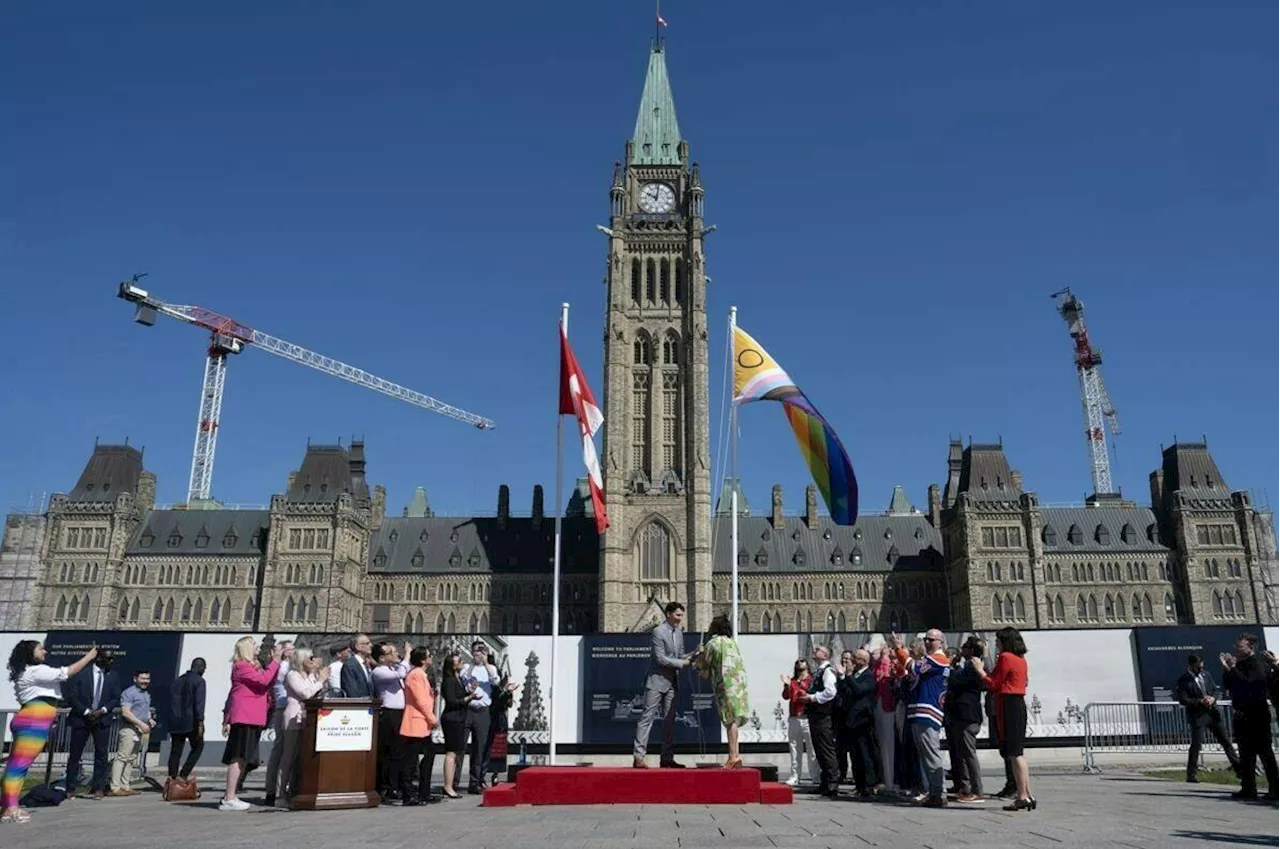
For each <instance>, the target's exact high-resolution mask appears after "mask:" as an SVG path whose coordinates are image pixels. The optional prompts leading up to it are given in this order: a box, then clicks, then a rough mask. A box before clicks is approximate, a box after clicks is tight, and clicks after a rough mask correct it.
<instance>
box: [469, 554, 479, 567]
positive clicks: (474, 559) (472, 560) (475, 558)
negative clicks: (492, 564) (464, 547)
mask: <svg viewBox="0 0 1280 849" xmlns="http://www.w3.org/2000/svg"><path fill="white" fill-rule="evenodd" d="M467 565H469V566H471V567H473V568H474V567H476V566H479V565H480V555H479V554H476V553H474V552H473V553H472V554H471V556H470V557H469V558H467Z"/></svg>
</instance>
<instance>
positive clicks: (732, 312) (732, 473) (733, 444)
mask: <svg viewBox="0 0 1280 849" xmlns="http://www.w3.org/2000/svg"><path fill="white" fill-rule="evenodd" d="M737 327H738V308H737V307H729V350H730V351H732V352H733V357H734V363H733V364H732V366H733V367H732V370H731V371H730V376H729V379H730V380H733V374H734V373H735V372H736V371H737V365H738V364H737V353H738V352H737V346H736V345H735V344H734V330H735V329H737ZM732 395H733V393H732V392H731V393H730V399H729V509H730V510H731V511H732V513H733V524H732V525H730V527H731V528H733V530H732V531H731V532H730V535H729V562H730V563H732V564H733V565H732V567H731V570H730V571H731V576H730V579H729V593H730V598H732V599H733V613H732V616H733V638H734V639H735V640H736V639H737V638H738V405H737V403H736V402H735V401H734V400H733V397H732Z"/></svg>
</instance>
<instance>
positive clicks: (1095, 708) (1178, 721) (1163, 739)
mask: <svg viewBox="0 0 1280 849" xmlns="http://www.w3.org/2000/svg"><path fill="white" fill-rule="evenodd" d="M1218 709H1219V712H1220V713H1221V715H1222V724H1223V728H1224V729H1225V731H1226V734H1227V739H1229V740H1230V739H1234V734H1233V729H1232V711H1231V702H1218ZM1271 732H1272V734H1271V736H1272V746H1273V747H1274V746H1275V745H1276V743H1277V737H1276V714H1275V711H1274V710H1272V712H1271ZM1190 745H1191V726H1190V725H1188V724H1187V714H1186V709H1185V708H1183V706H1182V705H1180V704H1178V703H1177V702H1169V701H1164V702H1090V703H1089V704H1087V705H1085V706H1084V771H1085V772H1087V773H1099V772H1101V771H1102V770H1101V769H1100V768H1099V767H1098V762H1097V758H1096V756H1097V755H1099V754H1143V755H1151V754H1176V753H1185V752H1186V751H1187V749H1188V747H1190ZM1221 753H1222V747H1221V746H1220V745H1218V741H1217V740H1216V739H1214V737H1213V735H1211V734H1208V733H1204V734H1202V735H1201V740H1200V756H1201V758H1203V757H1204V756H1205V755H1206V754H1221Z"/></svg>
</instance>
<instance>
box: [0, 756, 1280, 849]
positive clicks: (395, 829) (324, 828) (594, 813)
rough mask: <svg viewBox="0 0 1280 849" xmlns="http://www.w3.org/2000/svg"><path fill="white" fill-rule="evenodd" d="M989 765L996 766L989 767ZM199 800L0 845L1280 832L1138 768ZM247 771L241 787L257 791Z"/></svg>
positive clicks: (1042, 838) (1154, 848) (1254, 806)
mask: <svg viewBox="0 0 1280 849" xmlns="http://www.w3.org/2000/svg"><path fill="white" fill-rule="evenodd" d="M994 779H995V777H994V776H993V780H994ZM206 786H207V787H208V789H207V790H206V793H205V797H204V798H203V799H201V800H200V801H198V802H192V803H180V804H167V803H165V802H163V801H162V800H161V799H160V796H159V794H158V793H155V792H145V793H143V794H141V795H139V796H135V797H132V798H126V799H105V800H102V801H92V800H88V799H77V800H75V801H74V802H71V803H68V804H66V805H63V806H62V807H59V808H43V809H37V810H35V811H34V812H33V820H32V822H31V823H28V824H26V825H7V824H5V825H0V847H9V846H31V847H40V849H64V847H65V849H85V847H93V849H137V847H138V846H164V845H178V846H181V847H182V848H183V849H214V847H219V849H239V847H252V849H263V847H282V848H283V847H308V846H355V845H363V846H376V847H378V849H396V847H411V846H412V847H418V846H428V847H435V846H465V847H467V849H486V847H500V849H606V847H607V849H675V848H676V847H708V849H718V847H780V849H801V847H804V849H819V847H833V849H834V848H835V847H840V849H847V847H851V846H852V847H867V846H874V847H883V849H907V847H911V849H919V848H920V847H924V849H944V847H954V846H979V847H982V849H1005V847H1030V849H1046V848H1047V847H1090V849H1095V848H1096V849H1118V848H1119V847H1124V849H1176V847H1186V849H1200V847H1240V846H1276V845H1277V840H1278V834H1277V815H1276V808H1275V807H1274V806H1272V805H1267V804H1263V803H1243V802H1237V801H1233V800H1231V799H1230V798H1229V794H1230V792H1231V790H1232V789H1233V788H1230V787H1218V786H1211V785H1203V784H1202V785H1189V784H1182V783H1175V782H1166V781H1159V780H1154V779H1147V778H1144V777H1142V776H1140V775H1135V774H1124V773H1108V774H1106V775H1100V776H1098V775H1092V776H1091V775H1064V774H1039V775H1035V776H1033V786H1034V789H1035V793H1036V796H1037V798H1038V800H1039V803H1040V804H1039V808H1038V810H1036V811H1035V812H1033V813H1016V814H1014V813H1005V812H1004V811H1001V810H1000V809H999V805H998V804H997V803H994V802H993V803H989V804H987V805H985V806H962V805H952V806H950V807H948V808H947V809H945V810H925V809H921V808H917V807H915V806H912V805H908V804H902V803H895V802H891V801H887V800H879V799H877V800H871V801H861V800H857V801H855V800H854V799H852V798H844V799H841V800H821V799H817V798H815V797H812V796H806V795H804V794H800V795H798V796H797V802H796V804H794V805H787V806H776V807H766V806H763V805H748V806H692V805H691V806H677V807H672V806H665V805H664V806H655V805H649V806H599V807H582V808H578V807H559V808H498V809H485V808H480V807H478V800H477V799H476V798H475V797H472V796H465V797H463V799H461V800H458V801H452V800H451V801H447V802H442V803H440V804H436V805H429V806H423V807H417V808H408V809H400V808H398V807H384V808H378V809H373V810H355V811H327V812H300V811H299V812H294V811H285V810H273V809H267V808H260V807H255V808H254V809H253V810H251V811H248V812H245V813H222V812H219V811H218V810H217V798H218V796H219V795H220V794H219V791H218V789H217V785H216V784H215V783H208V782H206ZM261 795H262V791H261V784H260V783H259V784H258V785H257V788H256V789H255V787H254V784H253V783H252V782H251V783H250V786H249V788H248V789H247V790H246V792H245V793H244V797H245V799H246V800H248V801H251V802H254V801H259V800H260V799H261Z"/></svg>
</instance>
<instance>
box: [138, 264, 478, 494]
mask: <svg viewBox="0 0 1280 849" xmlns="http://www.w3.org/2000/svg"><path fill="white" fill-rule="evenodd" d="M143 277H146V275H145V274H135V275H133V278H132V279H131V280H126V281H125V282H123V283H121V284H120V289H119V293H118V295H119V297H121V298H123V299H124V300H126V301H128V302H130V303H131V304H134V307H135V309H134V314H133V320H134V321H136V322H138V323H139V324H144V325H146V326H147V327H150V326H152V325H154V324H155V323H156V316H157V315H167V316H169V317H170V318H176V319H177V320H178V321H184V322H186V323H187V324H194V325H195V326H197V327H203V328H204V329H205V330H208V331H209V333H210V342H209V351H208V357H207V358H206V359H205V366H204V385H203V386H202V387H201V390H200V417H199V419H198V420H197V422H196V443H195V449H194V450H193V451H192V454H191V479H190V481H189V483H188V485H187V500H188V503H193V502H198V501H203V500H208V499H209V497H210V492H211V489H212V484H213V455H214V452H215V450H216V449H217V447H218V426H219V421H220V419H221V416H222V393H223V390H224V388H225V387H226V381H227V357H228V356H230V355H231V354H239V353H240V352H241V351H243V350H244V349H245V347H246V346H249V345H253V346H254V347H257V348H260V349H262V350H263V351H266V352H267V353H269V354H275V355H276V356H277V357H283V358H284V359H286V360H292V361H293V362H295V363H298V364H300V365H304V366H308V367H310V368H313V369H316V370H317V371H322V372H324V373H325V374H328V375H332V376H333V377H340V378H342V379H343V380H346V381H350V382H351V383H354V384H356V385H358V386H363V387H365V388H366V389H372V390H374V391H375V392H381V393H382V394H384V395H390V396H391V397H392V398H397V399H399V400H401V401H404V402H406V403H409V404H413V405H414V406H416V407H421V408H423V409H424V410H430V411H431V412H433V413H439V414H440V415H442V416H448V417H449V418H451V419H457V420H458V421H460V422H466V423H467V424H470V425H475V426H476V427H478V428H480V429H481V430H487V429H489V428H491V427H493V426H494V425H493V422H492V421H491V420H489V419H486V418H484V417H483V416H477V415H476V414H475V413H468V412H467V411H466V410H461V409H459V408H457V407H454V406H452V405H450V404H446V403H444V402H443V401H438V400H436V399H435V398H432V397H430V396H429V395H423V394H422V393H421V392H415V391H413V390H412V389H406V388H405V387H403V386H400V385H398V384H395V383H392V382H391V381H389V380H383V379H382V378H380V377H376V376H374V375H372V374H369V373H368V372H367V371H364V370H363V369H358V368H356V367H355V366H350V365H347V364H346V363H343V362H339V361H338V360H335V359H333V358H332V357H326V356H324V355H323V354H317V353H316V352H315V351H309V350H307V349H306V348H304V347H302V346H301V345H295V344H293V343H292V342H286V341H284V340H283V339H278V338H276V337H275V336H271V335H269V334H266V333H263V332H262V331H261V330H254V329H253V328H252V327H249V326H248V325H247V324H241V323H240V322H238V321H236V320H235V319H232V318H227V317H226V316H224V315H219V314H218V313H216V312H213V311H212V310H207V309H205V308H204V307H196V306H185V305H182V304H170V303H166V302H165V301H162V300H160V299H159V298H156V297H154V296H152V295H151V293H149V292H148V291H147V290H146V289H143V288H141V287H140V286H138V281H139V280H141V279H142V278H143Z"/></svg>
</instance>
